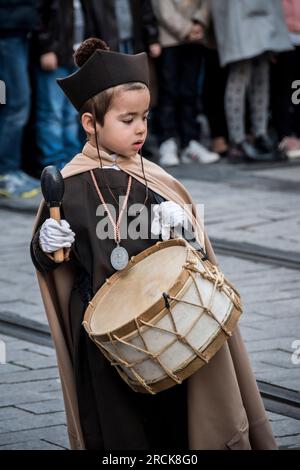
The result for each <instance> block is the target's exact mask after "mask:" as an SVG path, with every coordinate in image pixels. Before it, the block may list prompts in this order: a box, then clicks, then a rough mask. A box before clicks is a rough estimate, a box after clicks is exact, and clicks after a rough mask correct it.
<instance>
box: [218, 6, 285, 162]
mask: <svg viewBox="0 0 300 470" xmlns="http://www.w3.org/2000/svg"><path fill="white" fill-rule="evenodd" d="M211 11H212V16H213V22H214V30H215V35H216V40H217V45H218V51H219V56H220V62H221V65H222V66H223V67H224V66H226V65H229V75H228V80H227V85H226V92H225V110H226V117H227V126H228V131H229V138H230V152H229V153H230V160H231V162H232V163H235V162H239V161H242V160H243V159H246V160H247V161H249V160H250V161H253V160H254V161H259V160H266V159H272V158H273V157H274V150H275V149H274V145H273V142H271V140H270V138H269V136H268V113H269V93H270V92H269V60H270V55H269V53H270V52H282V51H285V50H289V49H291V42H290V39H289V35H288V31H287V28H286V25H285V22H284V17H283V12H282V5H281V0H269V1H265V2H262V1H261V0H242V1H240V0H227V1H226V2H224V0H211ZM247 92H248V100H249V107H250V111H251V124H252V136H253V142H250V141H248V140H247V139H246V132H245V108H246V93H247Z"/></svg>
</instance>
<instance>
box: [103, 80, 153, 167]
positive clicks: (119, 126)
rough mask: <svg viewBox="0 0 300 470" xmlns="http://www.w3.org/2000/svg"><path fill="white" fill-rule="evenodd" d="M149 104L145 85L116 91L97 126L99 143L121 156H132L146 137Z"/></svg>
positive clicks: (148, 94)
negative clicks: (102, 119) (109, 106)
mask: <svg viewBox="0 0 300 470" xmlns="http://www.w3.org/2000/svg"><path fill="white" fill-rule="evenodd" d="M149 105H150V93H149V90H148V88H144V89H141V90H122V89H121V90H117V91H116V94H115V95H114V96H113V102H112V106H111V108H110V109H109V110H108V111H107V113H106V114H105V118H104V125H103V126H101V125H98V126H97V128H98V142H99V146H101V147H102V148H103V150H106V151H110V152H113V153H117V154H119V155H123V156H124V157H128V158H129V157H132V156H134V155H135V154H136V153H137V152H138V151H139V150H140V148H141V147H142V146H143V144H144V142H145V139H146V136H147V118H148V113H149Z"/></svg>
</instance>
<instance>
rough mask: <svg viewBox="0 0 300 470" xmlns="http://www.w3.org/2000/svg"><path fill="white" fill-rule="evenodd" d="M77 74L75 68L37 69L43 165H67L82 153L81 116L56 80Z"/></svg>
mask: <svg viewBox="0 0 300 470" xmlns="http://www.w3.org/2000/svg"><path fill="white" fill-rule="evenodd" d="M74 71H75V68H73V67H58V68H57V69H56V70H54V71H45V70H42V69H41V68H40V67H37V69H36V75H35V78H36V143H37V148H38V156H39V163H40V165H41V166H46V165H51V164H59V163H60V162H61V163H63V162H66V161H68V160H70V159H71V158H72V157H73V156H74V155H75V154H76V153H78V152H80V151H81V147H82V145H81V142H80V140H79V135H78V134H79V122H78V118H77V116H78V113H77V111H76V110H75V108H74V107H73V105H72V104H71V103H70V101H69V100H68V98H67V97H66V96H65V94H64V93H63V92H62V90H61V89H60V87H59V85H58V84H57V83H56V78H58V77H59V78H63V77H66V76H67V75H69V74H71V73H72V72H74Z"/></svg>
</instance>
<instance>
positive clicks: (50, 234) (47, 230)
mask: <svg viewBox="0 0 300 470" xmlns="http://www.w3.org/2000/svg"><path fill="white" fill-rule="evenodd" d="M74 240H75V233H74V232H72V230H71V228H70V225H69V224H68V222H67V221H66V220H61V221H60V222H57V221H56V220H55V219H51V218H50V219H47V220H45V222H44V223H43V225H42V226H41V228H40V236H39V243H40V247H41V248H42V250H43V251H44V252H45V253H53V252H54V251H57V250H59V249H60V248H70V246H71V245H72V243H74Z"/></svg>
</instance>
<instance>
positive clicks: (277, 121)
mask: <svg viewBox="0 0 300 470" xmlns="http://www.w3.org/2000/svg"><path fill="white" fill-rule="evenodd" d="M271 70H272V75H271V78H272V88H271V89H272V98H271V104H272V114H273V120H274V125H275V127H276V129H277V132H278V135H279V138H280V139H282V138H283V137H286V136H292V135H297V136H298V137H299V136H300V104H298V105H295V104H293V103H292V94H293V93H294V92H295V90H294V89H292V83H293V81H294V80H299V79H300V47H296V48H295V49H294V50H293V51H287V52H282V53H281V54H279V55H278V57H277V62H276V64H274V65H273V66H272V69H271Z"/></svg>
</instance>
